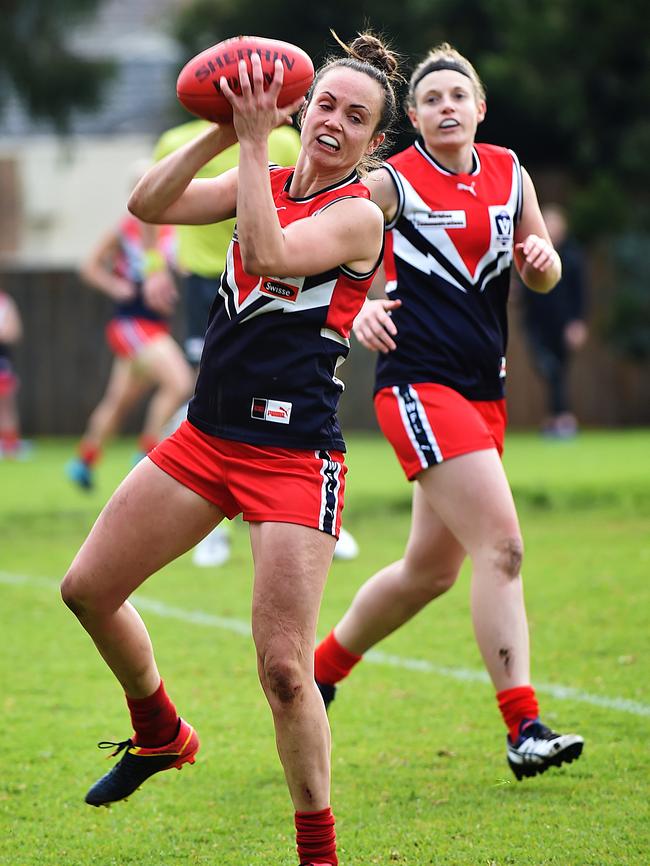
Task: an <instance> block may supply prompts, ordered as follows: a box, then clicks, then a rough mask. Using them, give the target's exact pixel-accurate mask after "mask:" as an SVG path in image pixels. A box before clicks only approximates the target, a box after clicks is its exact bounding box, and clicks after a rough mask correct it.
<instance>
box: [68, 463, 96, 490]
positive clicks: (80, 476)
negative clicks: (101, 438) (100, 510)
mask: <svg viewBox="0 0 650 866" xmlns="http://www.w3.org/2000/svg"><path fill="white" fill-rule="evenodd" d="M65 474H66V475H67V476H68V478H69V479H70V481H72V482H73V483H74V484H76V485H77V487H80V488H81V489H82V490H92V489H93V487H94V486H95V485H94V480H93V471H92V469H91V468H90V466H88V464H87V463H84V462H83V460H80V459H79V458H78V457H75V459H74V460H70V462H69V463H68V464H67V465H66V467H65Z"/></svg>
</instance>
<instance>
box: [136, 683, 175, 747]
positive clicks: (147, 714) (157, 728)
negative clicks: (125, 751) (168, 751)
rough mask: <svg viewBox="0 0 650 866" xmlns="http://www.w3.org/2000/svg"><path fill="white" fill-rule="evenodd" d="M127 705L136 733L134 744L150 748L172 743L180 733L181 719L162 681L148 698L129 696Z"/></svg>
mask: <svg viewBox="0 0 650 866" xmlns="http://www.w3.org/2000/svg"><path fill="white" fill-rule="evenodd" d="M126 703H127V704H128V707H129V712H130V713H131V723H132V725H133V730H134V731H135V737H134V738H133V742H134V743H136V744H137V745H138V746H149V747H150V748H154V747H155V746H164V745H166V744H167V743H171V741H172V740H173V739H174V737H175V736H176V734H177V732H178V723H179V718H178V713H177V712H176V707H175V706H174V705H173V703H172V702H171V701H170V700H169V696H168V695H167V692H166V691H165V686H164V683H163V681H162V680H161V681H160V685H159V686H158V688H157V689H156V691H155V692H154V693H153V694H152V695H149V697H148V698H130V697H129V696H128V695H127V696H126Z"/></svg>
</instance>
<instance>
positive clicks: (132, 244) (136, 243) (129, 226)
mask: <svg viewBox="0 0 650 866" xmlns="http://www.w3.org/2000/svg"><path fill="white" fill-rule="evenodd" d="M119 237H120V249H119V253H118V255H117V257H116V259H115V262H114V265H113V272H114V273H115V275H116V276H118V277H122V278H123V279H125V280H128V281H129V282H130V283H131V284H132V285H133V287H134V288H135V297H134V298H133V299H132V300H130V301H126V302H124V303H120V304H116V305H115V310H114V313H113V316H114V318H119V319H125V318H126V319H130V318H136V319H152V320H153V321H156V322H158V321H161V320H163V319H164V318H165V317H164V316H161V315H160V313H157V312H156V311H155V310H152V309H151V307H148V306H147V305H146V303H145V301H144V298H143V296H142V283H143V281H144V247H143V245H142V223H141V222H140V220H139V219H137V218H136V217H134V216H132V215H131V214H126V216H124V217H123V218H122V220H121V221H120V224H119ZM175 242H176V231H175V228H174V226H160V227H159V231H158V241H157V243H156V249H157V250H158V251H159V252H160V253H161V254H162V256H163V258H164V259H165V261H166V262H167V264H168V265H170V266H173V264H174V256H175V246H176V243H175Z"/></svg>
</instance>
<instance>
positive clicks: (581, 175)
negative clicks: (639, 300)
mask: <svg viewBox="0 0 650 866" xmlns="http://www.w3.org/2000/svg"><path fill="white" fill-rule="evenodd" d="M649 22H650V16H648V14H647V5H646V2H645V0H619V2H618V3H611V2H610V0H545V2H544V3H537V2H531V0H463V2H458V0H401V2H400V3H395V2H394V0H374V2H373V3H372V4H370V3H367V2H361V3H356V4H351V3H349V2H345V0H329V2H327V3H305V2H304V0H282V2H279V0H265V3H263V4H261V3H260V2H259V0H190V2H189V3H186V4H184V5H183V7H181V11H180V13H179V15H178V17H177V20H176V22H175V34H176V36H177V38H178V39H179V41H180V42H181V44H182V45H183V48H184V50H185V51H186V52H187V56H188V57H189V56H191V55H192V54H195V53H197V52H198V51H200V50H202V49H204V48H206V47H208V46H209V45H211V44H214V43H215V42H217V41H219V40H221V39H225V38H227V37H229V36H233V35H236V34H237V33H259V34H263V35H265V36H271V37H274V38H278V39H285V40H287V41H290V42H295V43H297V44H298V45H300V46H301V47H303V48H304V49H305V50H306V51H308V52H309V53H310V54H311V56H312V57H313V58H314V61H315V63H316V64H318V63H319V62H321V61H322V60H323V59H324V57H325V55H326V54H327V53H329V52H331V51H333V50H335V48H336V46H335V43H334V41H333V39H332V38H331V36H330V33H329V29H330V27H331V28H333V29H334V30H336V31H337V33H338V34H339V35H340V36H341V38H343V39H345V40H348V39H350V37H352V36H353V35H354V34H355V32H356V31H358V30H362V29H364V28H365V27H366V26H370V27H372V29H374V30H376V31H379V32H383V33H384V34H385V35H387V36H388V37H389V38H390V41H391V42H392V45H393V47H394V48H395V49H396V50H397V51H399V52H400V53H402V54H403V56H404V58H405V65H406V71H409V69H410V68H411V67H412V66H413V65H414V63H415V62H417V61H418V60H419V59H421V57H423V56H424V55H425V54H426V52H427V51H428V50H429V48H431V47H433V46H434V45H435V44H437V43H438V42H440V41H443V40H448V41H450V42H452V43H453V44H454V45H455V46H456V47H457V48H458V49H459V50H460V51H461V52H462V53H464V54H466V55H467V56H468V57H469V58H470V59H471V60H472V62H473V63H474V65H475V66H476V67H477V69H478V71H479V74H480V75H481V77H482V78H483V80H484V82H485V84H486V86H487V91H488V114H487V117H486V120H485V121H484V124H483V126H482V127H481V128H480V135H479V138H481V139H482V140H485V141H492V142H494V143H497V144H507V145H508V146H509V147H512V148H513V149H514V150H516V151H517V153H518V154H519V155H520V157H521V159H522V161H523V162H524V163H525V165H526V166H527V167H528V168H529V169H531V170H533V171H540V170H552V171H555V172H558V171H559V172H561V174H562V176H563V177H564V178H566V184H567V190H566V196H565V197H566V199H567V201H568V202H569V203H570V204H571V206H572V211H573V217H574V220H573V222H574V225H575V226H576V228H577V229H578V232H579V233H580V234H582V236H583V237H590V236H594V235H596V234H599V233H601V232H610V231H612V230H622V229H625V228H628V227H634V226H645V227H648V226H650V204H649V202H648V189H650V162H649V161H648V160H647V158H646V155H647V153H648V151H649V150H650V114H648V111H647V106H648V98H649V96H650V24H649ZM405 134H406V133H405V128H404V130H403V131H402V135H401V140H400V144H402V145H403V144H404V143H405Z"/></svg>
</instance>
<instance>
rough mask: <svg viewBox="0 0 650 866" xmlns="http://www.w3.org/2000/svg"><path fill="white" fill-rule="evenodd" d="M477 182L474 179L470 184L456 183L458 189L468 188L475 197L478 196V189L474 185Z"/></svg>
mask: <svg viewBox="0 0 650 866" xmlns="http://www.w3.org/2000/svg"><path fill="white" fill-rule="evenodd" d="M475 183H476V181H475V180H473V181H472V182H471V183H470V184H466V183H457V184H456V189H464V190H466V191H467V192H471V194H472V195H473V196H474V197H476V190H475V189H474V185H475Z"/></svg>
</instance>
